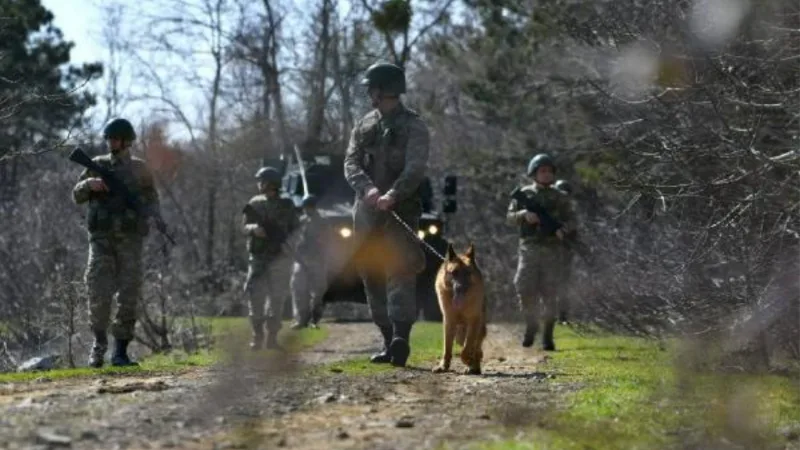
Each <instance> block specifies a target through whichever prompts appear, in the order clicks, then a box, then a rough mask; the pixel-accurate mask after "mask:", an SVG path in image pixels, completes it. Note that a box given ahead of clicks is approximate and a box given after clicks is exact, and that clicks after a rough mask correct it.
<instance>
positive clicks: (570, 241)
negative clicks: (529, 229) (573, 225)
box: [511, 188, 594, 266]
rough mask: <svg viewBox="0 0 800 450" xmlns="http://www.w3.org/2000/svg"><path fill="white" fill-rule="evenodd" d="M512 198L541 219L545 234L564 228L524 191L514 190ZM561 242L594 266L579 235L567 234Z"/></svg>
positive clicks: (591, 257)
mask: <svg viewBox="0 0 800 450" xmlns="http://www.w3.org/2000/svg"><path fill="white" fill-rule="evenodd" d="M511 198H512V199H514V200H516V201H517V204H519V205H520V206H522V207H523V208H525V210H526V211H528V212H532V213H535V214H536V216H537V217H539V230H540V231H541V232H542V233H543V234H545V235H547V236H550V235H552V234H555V232H556V231H558V230H559V229H561V228H562V227H563V226H564V224H562V223H561V222H559V221H557V220H556V219H554V218H553V216H551V215H550V213H548V212H547V210H546V209H544V208H543V207H542V205H540V204H539V203H538V202H537V201H536V200H533V199H531V198H529V197H528V196H527V195H525V193H524V192H522V189H520V188H516V189H514V191H513V192H511ZM561 242H563V243H564V245H565V246H566V247H567V248H568V249H569V250H571V251H574V252H575V253H577V254H578V256H580V257H581V258H583V260H584V261H586V263H587V264H589V265H590V266H592V265H594V256H593V255H592V251H591V250H590V249H589V247H588V246H587V245H586V244H584V243H583V242H581V241H580V240H579V239H578V236H577V233H575V232H571V233H567V234H566V235H565V236H564V239H563V240H562V241H561Z"/></svg>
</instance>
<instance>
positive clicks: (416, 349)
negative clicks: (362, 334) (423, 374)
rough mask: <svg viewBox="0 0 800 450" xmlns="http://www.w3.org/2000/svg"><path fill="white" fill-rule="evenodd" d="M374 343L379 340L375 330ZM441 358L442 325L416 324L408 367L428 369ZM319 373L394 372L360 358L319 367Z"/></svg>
mask: <svg viewBox="0 0 800 450" xmlns="http://www.w3.org/2000/svg"><path fill="white" fill-rule="evenodd" d="M373 332H374V333H375V342H376V343H377V342H378V340H379V335H378V329H377V328H375V329H374V331H373ZM441 356H442V324H441V323H436V322H417V323H416V324H414V327H413V328H412V329H411V356H410V357H409V359H408V365H409V366H412V367H422V368H424V369H429V368H432V367H433V364H434V363H435V362H436V360H437V359H439V358H440V357H441ZM317 370H318V371H320V372H330V371H335V372H342V373H345V374H349V375H374V374H377V373H385V372H390V371H392V370H396V369H395V368H394V367H392V366H391V365H389V364H371V363H370V362H369V361H368V358H366V357H361V358H356V359H350V360H347V361H341V362H336V363H331V364H326V365H322V366H320V367H319V368H318V369H317Z"/></svg>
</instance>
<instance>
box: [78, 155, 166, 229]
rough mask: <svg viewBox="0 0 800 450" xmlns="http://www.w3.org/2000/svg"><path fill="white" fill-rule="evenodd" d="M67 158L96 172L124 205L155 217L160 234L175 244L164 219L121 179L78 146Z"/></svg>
mask: <svg viewBox="0 0 800 450" xmlns="http://www.w3.org/2000/svg"><path fill="white" fill-rule="evenodd" d="M69 160H70V161H72V162H74V163H78V164H80V165H81V166H83V167H85V168H87V169H89V170H90V171H92V172H94V173H96V174H98V175H99V176H100V178H102V179H103V183H105V184H106V187H108V190H109V191H110V192H112V193H114V194H117V195H120V196H122V198H123V199H124V200H125V205H126V206H127V207H128V208H131V209H132V210H134V211H136V214H138V215H139V216H140V217H149V216H152V217H153V218H154V219H155V226H156V229H157V230H158V231H159V232H161V234H163V235H164V237H166V238H167V239H168V240H169V242H170V243H171V244H172V245H175V239H173V238H172V236H170V235H169V232H167V225H166V224H165V223H164V219H162V218H161V215H159V214H154V213H153V212H152V211H149V210H148V209H147V208H146V207H145V205H144V204H143V203H142V201H141V199H140V198H139V196H138V195H135V194H134V193H133V192H131V191H130V189H128V186H126V185H125V183H123V182H122V180H120V179H119V178H117V177H116V176H115V175H114V173H113V172H112V171H110V170H108V169H106V168H104V167H102V166H100V165H99V164H97V163H96V162H94V161H92V158H90V157H89V155H87V154H86V153H84V152H83V150H81V149H80V147H76V148H75V150H73V151H72V152H71V153H70V154H69Z"/></svg>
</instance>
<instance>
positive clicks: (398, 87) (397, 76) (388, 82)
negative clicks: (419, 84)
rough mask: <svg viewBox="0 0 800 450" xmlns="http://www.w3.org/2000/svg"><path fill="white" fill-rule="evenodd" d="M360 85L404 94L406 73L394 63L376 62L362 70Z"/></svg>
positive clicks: (395, 93)
mask: <svg viewBox="0 0 800 450" xmlns="http://www.w3.org/2000/svg"><path fill="white" fill-rule="evenodd" d="M361 85H362V86H367V87H370V88H372V87H375V88H378V89H380V90H381V91H382V92H383V93H385V94H391V95H400V94H405V93H406V73H405V71H403V69H401V68H400V67H399V66H396V65H394V64H389V63H376V64H373V65H371V66H369V67H368V68H367V70H366V72H364V78H362V79H361Z"/></svg>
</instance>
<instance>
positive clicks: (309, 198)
mask: <svg viewBox="0 0 800 450" xmlns="http://www.w3.org/2000/svg"><path fill="white" fill-rule="evenodd" d="M317 200H318V199H317V196H316V195H314V194H308V195H306V196H305V197H303V201H302V202H301V203H300V205H301V206H302V207H304V208H305V207H306V206H310V207H312V208H313V207H315V206H317Z"/></svg>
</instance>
